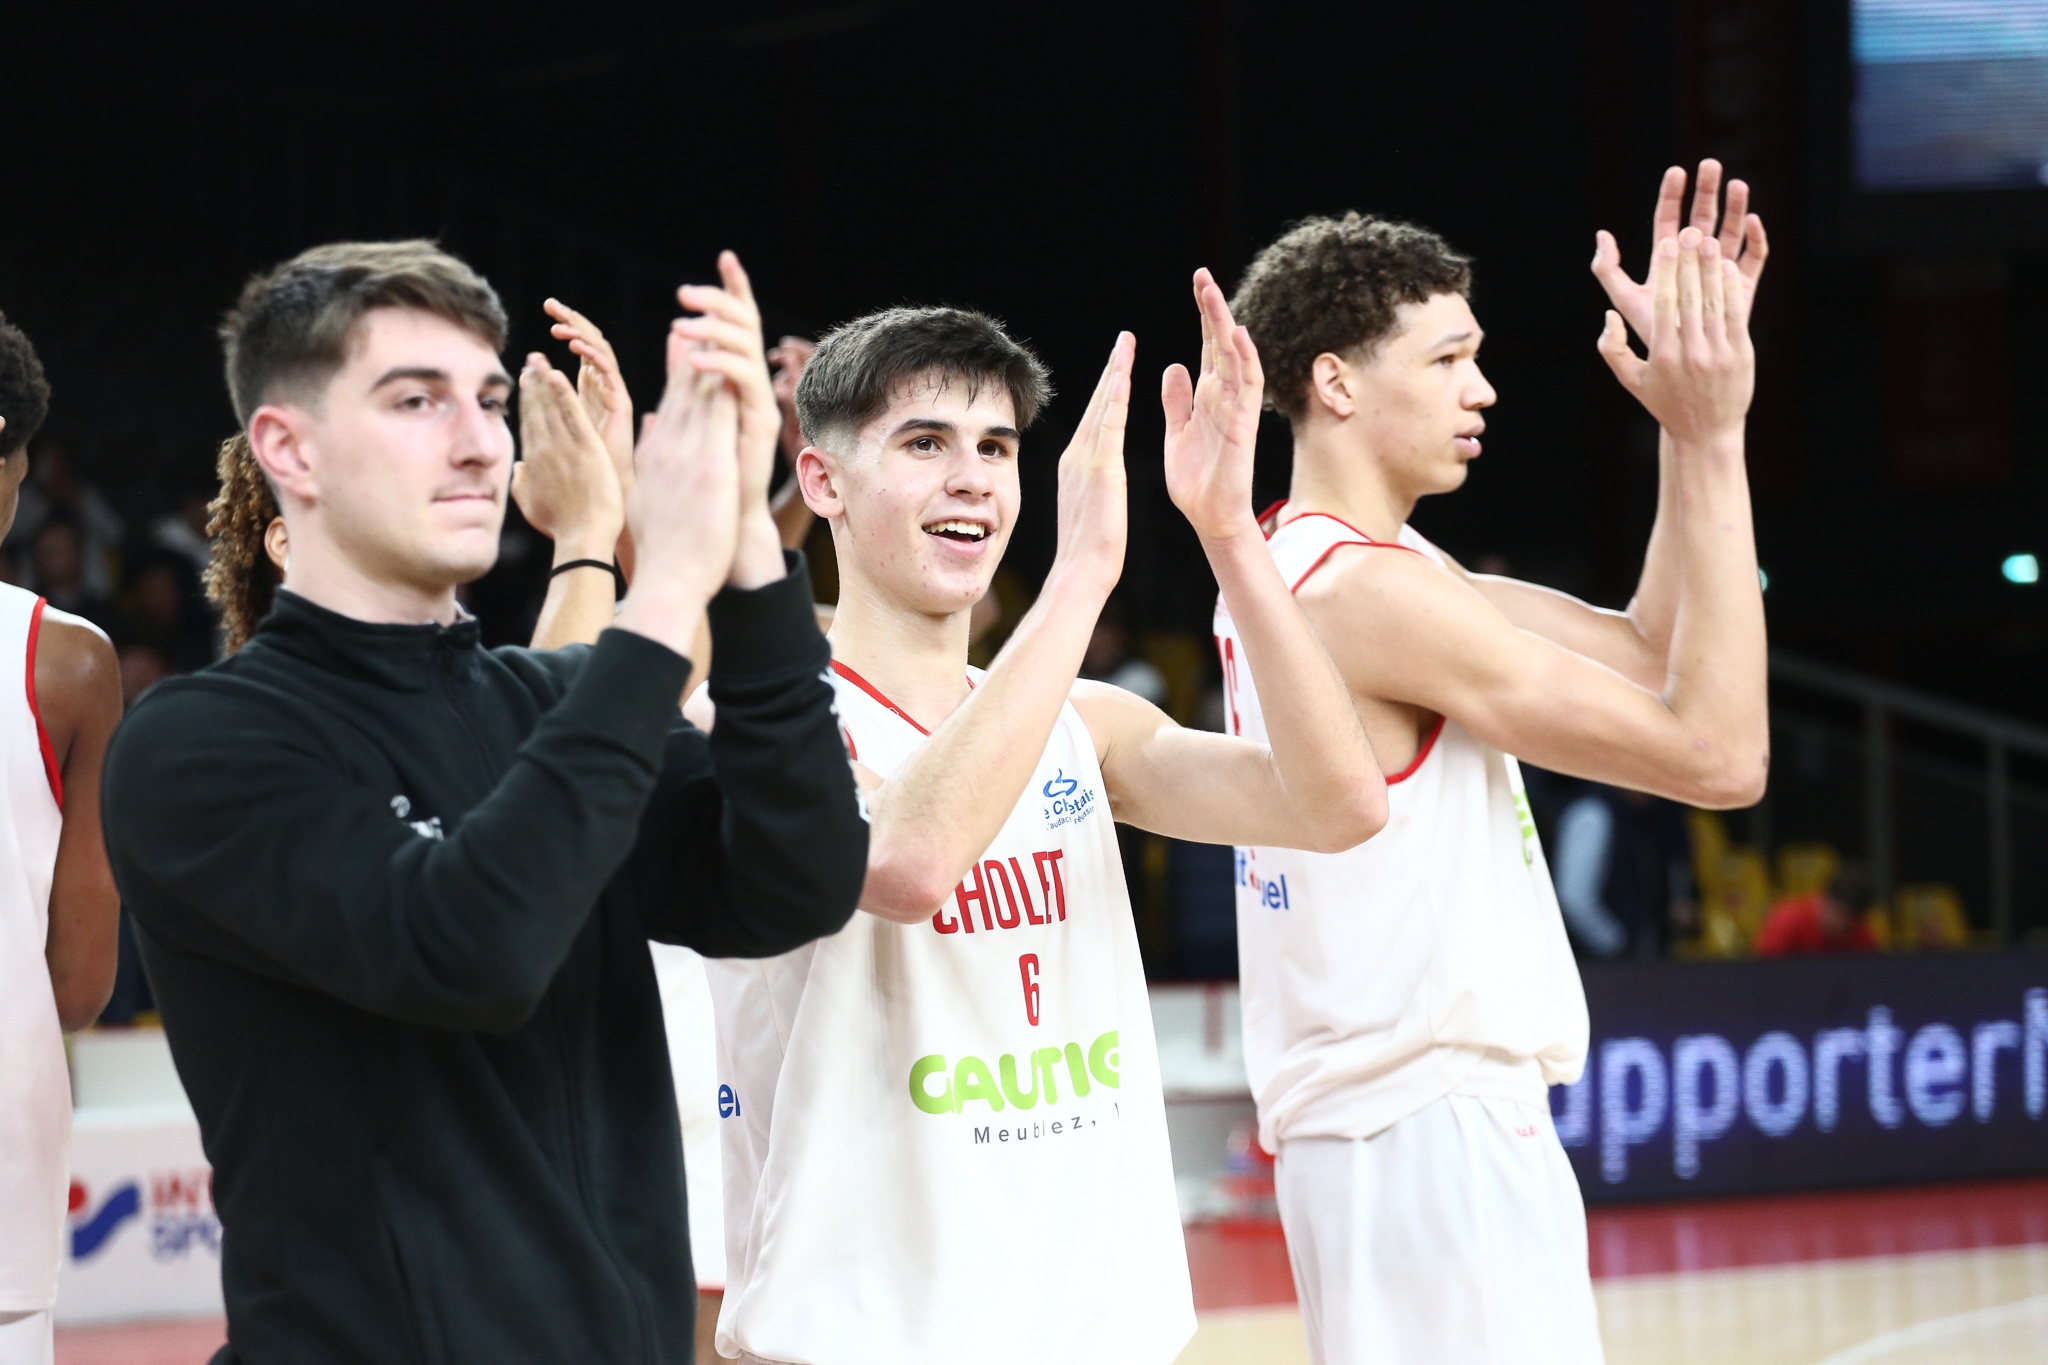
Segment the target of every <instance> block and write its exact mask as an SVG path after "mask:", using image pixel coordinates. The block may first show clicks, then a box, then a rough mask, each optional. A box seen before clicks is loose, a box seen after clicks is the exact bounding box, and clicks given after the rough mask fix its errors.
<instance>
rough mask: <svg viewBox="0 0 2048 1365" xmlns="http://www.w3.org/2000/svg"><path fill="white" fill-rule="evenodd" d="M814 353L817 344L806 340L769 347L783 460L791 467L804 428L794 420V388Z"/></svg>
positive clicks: (790, 339)
mask: <svg viewBox="0 0 2048 1365" xmlns="http://www.w3.org/2000/svg"><path fill="white" fill-rule="evenodd" d="M817 353H818V343H817V342H815V341H812V340H811V339H810V338H809V337H784V338H782V340H780V341H778V342H776V343H775V344H774V345H773V346H771V347H769V348H768V364H769V365H770V366H772V367H773V369H774V374H773V377H772V379H771V381H770V382H771V383H772V385H773V387H774V390H775V403H776V406H778V407H779V408H781V409H782V458H783V459H785V460H788V461H789V462H790V463H791V464H792V465H794V464H795V463H796V457H797V456H798V455H799V454H800V453H802V451H803V448H804V433H803V428H802V427H800V426H798V425H797V420H796V385H797V381H798V380H799V379H802V378H803V377H804V366H806V365H808V364H810V363H811V357H812V356H814V355H816V354H817Z"/></svg>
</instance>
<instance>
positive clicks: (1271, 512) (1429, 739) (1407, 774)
mask: <svg viewBox="0 0 2048 1365" xmlns="http://www.w3.org/2000/svg"><path fill="white" fill-rule="evenodd" d="M1285 506H1287V499H1285V498H1282V499H1281V500H1280V501H1278V502H1276V503H1274V504H1273V505H1272V506H1271V507H1268V508H1267V509H1266V510H1265V511H1263V512H1261V513H1259V524H1260V525H1261V526H1262V527H1263V526H1264V525H1265V523H1266V521H1267V519H1268V518H1271V519H1272V521H1273V529H1272V530H1270V531H1267V532H1266V539H1268V540H1271V539H1272V538H1273V537H1274V536H1275V535H1276V534H1278V533H1279V531H1280V528H1281V527H1283V526H1292V525H1293V524H1294V522H1296V521H1306V520H1308V519H1309V518H1310V517H1328V518H1329V519H1330V520H1331V521H1334V522H1336V523H1337V524H1338V525H1339V526H1341V527H1343V528H1344V529H1345V530H1347V531H1349V532H1350V533H1351V534H1352V535H1354V536H1357V537H1358V539H1357V540H1340V541H1338V542H1337V543H1336V544H1334V545H1332V546H1331V547H1330V548H1329V549H1327V550H1325V551H1323V552H1322V553H1321V554H1319V555H1317V556H1316V559H1315V563H1313V564H1311V565H1309V566H1308V568H1307V569H1305V570H1304V571H1303V572H1302V575H1301V577H1299V578H1297V579H1295V580H1294V582H1293V583H1292V584H1290V585H1289V586H1288V589H1287V591H1288V592H1290V593H1296V592H1300V591H1301V585H1302V584H1304V583H1306V582H1308V581H1309V579H1311V578H1313V577H1314V576H1315V572H1316V570H1317V569H1320V568H1322V567H1323V561H1324V560H1326V559H1328V558H1329V557H1330V556H1331V555H1333V554H1335V553H1337V551H1339V550H1341V549H1343V548H1344V547H1345V546H1346V545H1358V546H1364V547H1367V548H1370V549H1375V550H1406V551H1407V552H1408V553H1409V554H1411V555H1419V554H1422V551H1420V550H1418V549H1416V548H1415V547H1414V546H1412V545H1403V544H1401V543H1400V542H1398V541H1392V540H1374V539H1373V538H1372V537H1371V536H1369V535H1367V534H1366V533H1365V532H1363V531H1361V530H1359V529H1358V528H1357V527H1356V526H1353V525H1352V524H1351V523H1350V522H1348V521H1346V520H1344V518H1342V517H1336V516H1331V515H1330V514H1329V513H1328V512H1303V513H1302V514H1301V515H1300V516H1298V517H1295V518H1294V519H1293V521H1281V520H1280V519H1279V518H1280V509H1281V508H1283V507H1285ZM1423 557H1424V558H1425V559H1426V558H1428V556H1427V555H1424V556H1423ZM1217 643H1218V645H1219V647H1220V645H1221V644H1222V641H1221V639H1220V638H1219V639H1218V641H1217ZM1443 732H1444V718H1443V717H1442V716H1441V715H1439V716H1438V717H1437V718H1436V724H1434V725H1432V726H1430V727H1429V733H1428V734H1427V735H1425V736H1424V737H1423V740H1422V747H1421V748H1420V749H1417V750H1416V751H1415V757H1414V758H1413V759H1411V760H1410V761H1409V763H1408V766H1407V767H1405V768H1403V769H1401V771H1400V772H1397V773H1391V774H1389V775H1388V777H1387V785H1388V786H1390V787H1391V786H1393V785H1394V784H1395V783H1396V782H1406V781H1407V780H1408V779H1409V778H1411V777H1413V776H1415V772H1416V769H1418V768H1420V767H1421V766H1422V764H1423V761H1424V760H1425V759H1427V758H1428V757H1429V753H1430V750H1432V749H1434V748H1436V741H1437V737H1438V736H1439V735H1441V734H1443Z"/></svg>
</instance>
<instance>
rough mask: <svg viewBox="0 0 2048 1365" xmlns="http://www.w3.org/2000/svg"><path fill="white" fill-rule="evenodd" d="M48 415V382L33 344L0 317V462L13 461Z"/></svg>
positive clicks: (0, 314)
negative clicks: (0, 423) (1, 424)
mask: <svg viewBox="0 0 2048 1365" xmlns="http://www.w3.org/2000/svg"><path fill="white" fill-rule="evenodd" d="M49 415H50V381H49V380H48V379H46V378H44V376H43V362H42V358H41V357H39V356H38V355H37V354H36V348H35V343H33V342H31V341H30V340H29V339H28V336H27V335H26V334H25V333H24V332H23V331H22V330H21V329H20V328H19V327H16V326H15V325H14V324H13V323H11V322H9V321H8V320H7V315H6V314H5V313H0V417H4V418H6V419H7V426H6V427H5V429H0V460H6V459H12V458H13V457H14V455H15V454H16V452H18V451H20V450H21V448H22V447H23V446H26V445H27V444H28V443H29V440H30V438H32V437H33V436H34V435H35V434H36V433H37V432H38V431H40V430H42V426H43V419H44V418H45V417H48V416H49Z"/></svg>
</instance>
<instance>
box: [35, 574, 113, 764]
mask: <svg viewBox="0 0 2048 1365" xmlns="http://www.w3.org/2000/svg"><path fill="white" fill-rule="evenodd" d="M36 710H37V711H38V712H39V713H40V714H41V715H42V718H43V723H44V724H45V725H46V726H48V727H49V728H50V731H51V738H52V740H53V741H54V742H56V743H57V744H58V745H59V747H61V748H67V749H68V747H69V745H70V742H71V740H72V739H74V738H76V737H77V736H79V735H81V734H87V733H93V732H97V733H100V734H102V735H104V734H105V733H106V732H107V731H109V730H111V729H112V728H113V725H114V722H115V721H117V720H119V719H120V717H121V665H120V663H119V661H118V660H117V659H116V658H115V657H114V646H113V643H112V642H111V641H110V640H108V639H107V635H106V632H105V631H103V630H101V629H100V628H99V627H98V626H96V625H94V624H93V623H92V622H90V621H88V620H86V619H85V618H84V617H82V616H73V615H72V614H71V613H70V612H68V611H58V610H57V609H56V608H55V607H44V608H43V622H42V627H41V629H40V630H39V631H38V633H37V636H36Z"/></svg>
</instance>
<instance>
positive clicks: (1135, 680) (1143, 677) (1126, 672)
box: [1081, 597, 1166, 706]
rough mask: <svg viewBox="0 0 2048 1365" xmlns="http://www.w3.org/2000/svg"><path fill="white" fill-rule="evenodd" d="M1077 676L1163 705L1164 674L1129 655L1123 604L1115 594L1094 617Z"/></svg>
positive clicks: (1164, 690) (1155, 704)
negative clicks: (1079, 675) (1100, 612)
mask: <svg viewBox="0 0 2048 1365" xmlns="http://www.w3.org/2000/svg"><path fill="white" fill-rule="evenodd" d="M1081 676H1082V677H1084V678H1092V679H1094V680H1095V681H1096V682H1106V683H1110V684H1112V685H1114V686H1116V687H1121V688H1123V689H1124V691H1126V692H1135V693H1137V694H1138V695H1139V696H1141V697H1143V698H1144V699H1145V700H1146V701H1149V702H1151V703H1152V704H1153V705H1154V706H1164V705H1166V675H1165V674H1164V673H1161V672H1160V671H1159V670H1158V669H1157V668H1154V667H1153V666H1152V665H1151V664H1149V663H1146V662H1145V661H1144V660H1143V659H1140V658H1136V657H1134V656H1133V655H1132V654H1131V631H1130V625H1129V623H1128V621H1127V620H1126V618H1125V616H1124V608H1123V603H1122V602H1121V601H1120V600H1119V599H1117V598H1115V597H1111V598H1110V599H1109V602H1108V604H1107V605H1105V606H1104V607H1103V609H1102V615H1100V616H1098V617H1096V618H1095V633H1094V634H1093V635H1091V636H1089V637H1088V652H1087V653H1086V654H1084V655H1082V656H1081Z"/></svg>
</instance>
